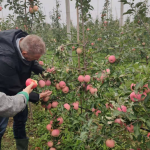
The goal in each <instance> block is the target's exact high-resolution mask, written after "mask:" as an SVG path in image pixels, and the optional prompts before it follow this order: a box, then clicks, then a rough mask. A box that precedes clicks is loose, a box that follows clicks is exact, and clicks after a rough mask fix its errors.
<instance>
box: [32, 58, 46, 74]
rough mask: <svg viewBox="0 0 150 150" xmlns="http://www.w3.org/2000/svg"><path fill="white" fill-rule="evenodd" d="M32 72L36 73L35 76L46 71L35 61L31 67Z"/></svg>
mask: <svg viewBox="0 0 150 150" xmlns="http://www.w3.org/2000/svg"><path fill="white" fill-rule="evenodd" d="M31 70H32V71H33V72H34V73H35V74H39V73H40V74H42V72H43V71H44V69H43V68H42V67H41V66H40V65H39V63H38V61H37V60H35V61H33V65H32V67H31Z"/></svg>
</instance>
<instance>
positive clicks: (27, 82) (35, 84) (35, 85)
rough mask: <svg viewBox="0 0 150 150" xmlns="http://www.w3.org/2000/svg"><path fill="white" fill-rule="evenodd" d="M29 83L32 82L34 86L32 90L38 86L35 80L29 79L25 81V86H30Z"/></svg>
mask: <svg viewBox="0 0 150 150" xmlns="http://www.w3.org/2000/svg"><path fill="white" fill-rule="evenodd" d="M31 82H34V85H33V87H32V89H34V88H36V87H37V85H38V84H37V81H36V80H33V79H31V78H28V79H27V80H26V86H28V85H30V84H31Z"/></svg>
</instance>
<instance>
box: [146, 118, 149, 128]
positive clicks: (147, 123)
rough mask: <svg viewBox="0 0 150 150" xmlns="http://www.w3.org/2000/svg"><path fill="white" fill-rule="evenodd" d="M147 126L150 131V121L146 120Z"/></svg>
mask: <svg viewBox="0 0 150 150" xmlns="http://www.w3.org/2000/svg"><path fill="white" fill-rule="evenodd" d="M146 125H147V127H148V128H149V129H150V121H149V120H146Z"/></svg>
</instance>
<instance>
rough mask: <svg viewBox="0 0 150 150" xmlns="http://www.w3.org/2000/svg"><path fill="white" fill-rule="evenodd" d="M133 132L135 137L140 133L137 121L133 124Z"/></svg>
mask: <svg viewBox="0 0 150 150" xmlns="http://www.w3.org/2000/svg"><path fill="white" fill-rule="evenodd" d="M134 134H135V136H136V137H138V136H139V135H140V127H139V124H138V123H135V124H134Z"/></svg>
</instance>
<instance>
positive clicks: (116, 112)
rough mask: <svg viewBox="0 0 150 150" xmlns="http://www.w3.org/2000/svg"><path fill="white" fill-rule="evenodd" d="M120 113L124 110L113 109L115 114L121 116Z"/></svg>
mask: <svg viewBox="0 0 150 150" xmlns="http://www.w3.org/2000/svg"><path fill="white" fill-rule="evenodd" d="M120 114H122V112H121V111H119V110H114V111H113V116H119V115H120Z"/></svg>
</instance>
